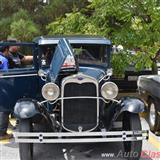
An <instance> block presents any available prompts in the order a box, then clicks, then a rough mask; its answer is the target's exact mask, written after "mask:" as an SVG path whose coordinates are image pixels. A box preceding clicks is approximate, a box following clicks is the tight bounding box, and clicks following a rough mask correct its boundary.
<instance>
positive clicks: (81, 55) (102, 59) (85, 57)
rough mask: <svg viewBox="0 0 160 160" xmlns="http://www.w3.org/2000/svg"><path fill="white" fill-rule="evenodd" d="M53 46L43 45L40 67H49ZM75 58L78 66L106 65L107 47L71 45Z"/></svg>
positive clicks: (53, 50) (54, 46)
mask: <svg viewBox="0 0 160 160" xmlns="http://www.w3.org/2000/svg"><path fill="white" fill-rule="evenodd" d="M56 46H57V45H56V44H55V45H44V46H41V49H42V61H41V62H42V63H41V64H42V66H45V65H50V62H51V60H52V57H53V54H54V52H55V48H56ZM71 46H72V48H73V51H74V55H75V58H76V60H77V62H78V63H79V64H97V65H103V64H105V65H106V63H107V49H106V47H107V45H95V44H87V45H86V44H71Z"/></svg>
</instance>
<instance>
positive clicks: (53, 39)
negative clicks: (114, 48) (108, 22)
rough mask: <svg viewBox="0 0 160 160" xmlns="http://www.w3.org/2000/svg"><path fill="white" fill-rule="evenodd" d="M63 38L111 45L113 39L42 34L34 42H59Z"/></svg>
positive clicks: (85, 42)
mask: <svg viewBox="0 0 160 160" xmlns="http://www.w3.org/2000/svg"><path fill="white" fill-rule="evenodd" d="M62 38H66V39H68V41H69V43H71V44H103V45H111V41H110V40H109V39H106V38H104V37H99V36H82V35H80V36H65V35H63V36H50V37H47V36H40V37H36V38H35V39H34V40H33V42H35V43H38V45H46V44H58V42H59V40H60V39H62Z"/></svg>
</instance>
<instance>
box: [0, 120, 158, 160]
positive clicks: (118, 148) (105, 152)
mask: <svg viewBox="0 0 160 160" xmlns="http://www.w3.org/2000/svg"><path fill="white" fill-rule="evenodd" d="M141 122H142V126H143V129H148V125H147V123H146V121H145V120H144V118H141ZM0 143H1V144H0V160H19V153H18V145H17V144H15V142H14V141H13V140H12V141H10V142H9V141H1V142H0ZM122 150H123V147H122V144H121V143H107V144H102V143H101V144H83V145H80V144H74V145H73V144H72V145H63V144H59V145H57V144H39V145H38V144H36V145H35V146H34V160H105V159H108V160H109V159H115V160H118V159H119V160H120V159H121V160H123V159H125V158H122ZM145 153H147V154H145ZM117 155H119V158H116V156H117ZM142 156H143V157H142V158H141V160H159V159H160V138H158V137H156V136H155V135H153V134H152V133H150V139H149V140H148V141H144V143H143V152H142ZM113 157H115V158H113ZM150 157H152V158H150Z"/></svg>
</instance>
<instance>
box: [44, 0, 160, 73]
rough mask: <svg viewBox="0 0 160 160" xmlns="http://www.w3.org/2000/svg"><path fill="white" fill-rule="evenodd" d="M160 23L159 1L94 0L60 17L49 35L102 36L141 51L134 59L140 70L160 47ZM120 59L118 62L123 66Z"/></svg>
mask: <svg viewBox="0 0 160 160" xmlns="http://www.w3.org/2000/svg"><path fill="white" fill-rule="evenodd" d="M159 26H160V6H159V4H158V0H143V1H141V0H121V1H119V2H117V1H116V0H92V1H91V2H90V4H89V5H88V6H87V7H85V8H83V10H81V11H77V12H76V11H74V12H72V13H70V14H67V15H65V17H62V18H58V19H57V21H54V22H52V23H50V24H49V25H48V26H47V29H48V30H49V34H66V33H67V34H70V33H71V34H77V33H78V34H79V33H80V34H81V33H82V34H97V35H102V36H105V37H108V38H110V39H111V40H112V42H113V44H116V45H118V44H121V45H123V46H124V48H127V49H130V50H138V52H137V53H136V55H135V56H134V60H135V61H136V64H135V66H136V68H137V69H139V70H140V69H143V68H146V67H147V68H148V67H150V66H151V65H152V64H151V63H152V62H151V60H150V57H151V56H154V55H155V53H156V52H157V51H158V49H159V48H160V27H159ZM124 56H126V55H125V54H124ZM132 57H133V56H132ZM132 59H133V58H132ZM129 60H131V59H129ZM120 62H121V61H119V64H118V63H117V65H119V66H121V65H122V66H123V64H120ZM122 63H123V62H122ZM129 63H130V62H129Z"/></svg>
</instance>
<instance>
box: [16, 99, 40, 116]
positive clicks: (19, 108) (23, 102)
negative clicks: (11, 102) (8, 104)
mask: <svg viewBox="0 0 160 160" xmlns="http://www.w3.org/2000/svg"><path fill="white" fill-rule="evenodd" d="M39 113H40V110H39V104H38V102H37V101H36V100H34V99H30V98H22V99H19V100H18V101H17V102H16V104H15V106H14V115H15V116H16V117H17V118H19V119H28V118H32V117H34V116H35V115H37V114H39Z"/></svg>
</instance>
